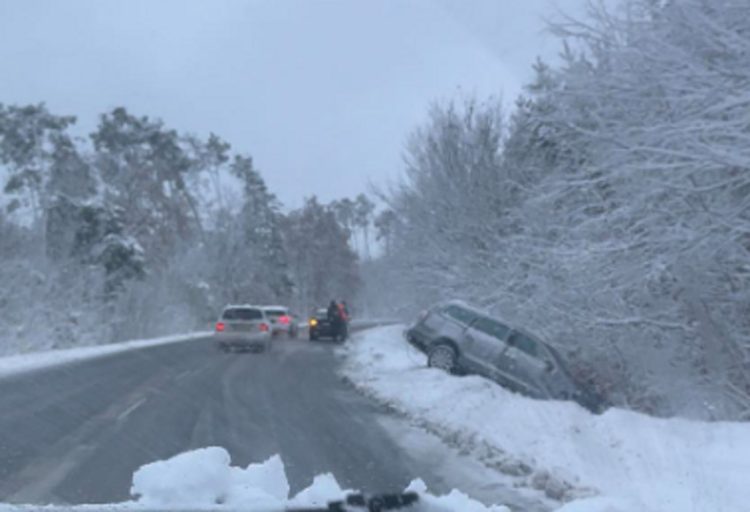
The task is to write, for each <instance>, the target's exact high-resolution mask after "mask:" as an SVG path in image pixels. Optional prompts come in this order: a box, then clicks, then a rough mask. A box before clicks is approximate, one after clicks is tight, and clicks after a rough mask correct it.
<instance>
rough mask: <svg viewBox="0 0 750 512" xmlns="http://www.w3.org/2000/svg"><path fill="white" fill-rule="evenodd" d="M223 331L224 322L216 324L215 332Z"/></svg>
mask: <svg viewBox="0 0 750 512" xmlns="http://www.w3.org/2000/svg"><path fill="white" fill-rule="evenodd" d="M223 331H224V322H216V332H223Z"/></svg>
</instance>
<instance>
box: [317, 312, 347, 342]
mask: <svg viewBox="0 0 750 512" xmlns="http://www.w3.org/2000/svg"><path fill="white" fill-rule="evenodd" d="M307 326H308V333H309V338H310V341H315V340H319V339H321V338H331V339H333V340H335V341H344V340H345V339H346V330H345V331H344V334H343V335H342V333H340V332H337V331H336V329H335V326H334V325H333V324H332V323H331V321H330V320H329V319H328V310H327V309H326V308H320V309H316V310H315V311H314V312H313V314H312V315H310V319H309V320H308V321H307Z"/></svg>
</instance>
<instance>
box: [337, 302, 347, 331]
mask: <svg viewBox="0 0 750 512" xmlns="http://www.w3.org/2000/svg"><path fill="white" fill-rule="evenodd" d="M337 307H338V316H339V319H340V320H339V321H340V322H341V324H340V327H341V329H340V330H339V331H337V332H338V334H339V337H340V338H341V340H342V341H343V340H345V339H346V338H347V337H348V336H349V311H348V310H347V308H346V302H345V301H343V300H342V301H341V302H339V303H338V304H337Z"/></svg>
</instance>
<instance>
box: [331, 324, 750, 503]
mask: <svg viewBox="0 0 750 512" xmlns="http://www.w3.org/2000/svg"><path fill="white" fill-rule="evenodd" d="M402 331H403V326H393V327H385V328H380V329H374V330H370V331H367V332H364V333H361V334H360V335H358V336H355V337H354V338H353V342H352V343H351V344H349V346H348V347H345V348H343V352H344V353H345V355H346V360H347V362H346V364H345V369H344V371H345V374H346V376H347V377H348V378H349V379H350V380H351V381H352V382H353V383H354V384H355V385H356V386H357V387H359V388H360V389H361V390H362V391H364V392H366V393H368V394H370V395H372V396H374V397H375V398H377V399H379V400H380V401H382V402H385V403H387V404H389V405H390V406H392V407H394V408H395V409H397V410H399V411H401V412H403V413H405V414H407V415H409V416H410V417H413V418H415V419H416V420H418V421H419V422H420V423H421V424H423V425H424V426H425V427H426V428H428V429H431V430H433V431H436V432H438V433H439V434H441V435H442V436H443V437H444V438H446V439H449V440H451V441H452V442H455V443H458V444H461V445H463V446H464V447H467V448H470V449H474V450H475V452H477V453H480V454H481V455H480V456H481V457H482V458H484V459H485V462H488V463H492V464H496V465H497V466H498V467H500V468H503V467H507V468H508V470H514V469H513V468H516V470H517V468H528V484H529V485H531V486H534V487H536V488H541V489H545V490H546V491H547V493H548V494H549V495H550V496H555V497H559V498H561V499H565V500H572V501H571V502H569V503H568V504H567V505H565V506H564V507H563V508H562V509H561V510H564V511H565V512H593V511H598V512H604V511H607V512H620V511H631V510H642V511H673V510H674V511H708V510H710V511H712V512H719V511H727V512H730V511H744V510H748V503H750V424H741V423H702V422H696V421H688V420H682V419H658V418H652V417H649V416H645V415H642V414H637V413H633V412H630V411H624V410H618V409H612V410H609V411H607V412H606V413H605V414H603V415H600V416H596V415H593V414H590V413H589V412H587V411H586V410H584V409H582V408H581V407H579V406H578V405H576V404H574V403H567V402H550V401H538V400H532V399H528V398H525V397H522V396H519V395H516V394H514V393H511V392H509V391H506V390H505V389H503V388H501V387H500V386H497V385H495V384H493V383H491V382H489V381H487V380H485V379H482V378H479V377H476V376H469V377H460V378H459V377H453V376H450V375H447V374H445V373H443V372H440V371H437V370H433V369H430V368H426V367H425V362H426V358H425V357H424V355H422V354H421V353H419V352H418V351H416V350H415V349H413V348H411V347H410V346H409V345H408V344H407V343H406V342H405V341H404V339H403V335H402ZM586 488H589V489H591V491H592V492H585V491H584V492H582V491H581V489H586ZM594 494H596V496H592V495H594Z"/></svg>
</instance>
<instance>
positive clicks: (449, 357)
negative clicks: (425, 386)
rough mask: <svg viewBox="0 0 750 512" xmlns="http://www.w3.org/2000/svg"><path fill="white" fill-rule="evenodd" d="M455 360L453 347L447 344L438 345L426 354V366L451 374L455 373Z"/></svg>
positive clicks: (456, 356) (456, 357)
mask: <svg viewBox="0 0 750 512" xmlns="http://www.w3.org/2000/svg"><path fill="white" fill-rule="evenodd" d="M457 359H458V354H456V350H455V349H454V348H453V347H451V346H450V345H448V344H447V343H438V344H437V345H434V346H433V347H432V348H431V349H430V352H429V353H428V354H427V366H429V367H431V368H438V369H440V370H443V371H446V372H448V373H453V372H454V371H456V366H457V364H456V361H457Z"/></svg>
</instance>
